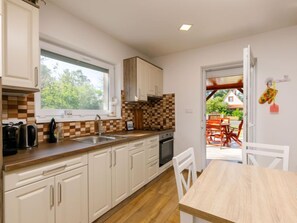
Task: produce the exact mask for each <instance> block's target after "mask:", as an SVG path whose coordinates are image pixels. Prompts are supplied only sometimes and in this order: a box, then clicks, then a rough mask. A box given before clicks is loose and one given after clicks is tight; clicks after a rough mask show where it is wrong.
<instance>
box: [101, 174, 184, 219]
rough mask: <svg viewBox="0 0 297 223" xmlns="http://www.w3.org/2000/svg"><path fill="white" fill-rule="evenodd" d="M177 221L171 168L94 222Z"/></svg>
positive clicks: (175, 191)
mask: <svg viewBox="0 0 297 223" xmlns="http://www.w3.org/2000/svg"><path fill="white" fill-rule="evenodd" d="M99 222H108V223H139V222H154V223H155V222H156V223H164V222H169V223H177V222H179V210H178V196H177V189H176V183H175V177H174V171H173V168H170V169H168V170H167V171H166V172H164V173H163V174H161V175H160V176H159V177H158V178H156V179H155V180H154V181H153V182H151V183H149V184H148V185H147V186H145V187H144V188H143V189H140V191H138V192H136V194H135V195H132V197H131V198H128V199H127V200H125V201H124V202H122V203H121V204H119V205H118V206H117V207H115V208H114V209H112V210H111V211H109V212H108V213H106V214H105V215H103V216H102V217H101V218H99V219H98V220H97V221H95V223H99Z"/></svg>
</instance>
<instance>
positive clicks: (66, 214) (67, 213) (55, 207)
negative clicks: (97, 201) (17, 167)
mask: <svg viewBox="0 0 297 223" xmlns="http://www.w3.org/2000/svg"><path fill="white" fill-rule="evenodd" d="M87 177H88V176H87V167H86V166H84V167H80V168H77V169H74V170H71V171H68V172H65V173H61V174H59V175H56V176H53V177H50V178H47V179H45V180H41V181H38V182H36V183H31V184H29V185H27V186H23V187H20V188H17V189H14V190H11V191H7V192H5V194H4V205H5V208H4V216H5V217H4V222H5V223H41V222H42V223H87V222H88V197H87V196H88V190H87V183H88V182H87Z"/></svg>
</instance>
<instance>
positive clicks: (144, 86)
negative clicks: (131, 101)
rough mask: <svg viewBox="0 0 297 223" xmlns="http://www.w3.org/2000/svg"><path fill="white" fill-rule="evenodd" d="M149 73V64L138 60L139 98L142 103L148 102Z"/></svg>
mask: <svg viewBox="0 0 297 223" xmlns="http://www.w3.org/2000/svg"><path fill="white" fill-rule="evenodd" d="M149 72H150V66H149V64H148V63H147V62H145V61H143V60H141V59H139V58H137V96H138V99H139V100H141V101H147V93H148V75H149Z"/></svg>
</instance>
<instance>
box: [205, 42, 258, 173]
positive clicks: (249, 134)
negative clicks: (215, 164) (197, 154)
mask: <svg viewBox="0 0 297 223" xmlns="http://www.w3.org/2000/svg"><path fill="white" fill-rule="evenodd" d="M256 73H257V59H256V58H255V57H253V53H252V50H251V47H250V46H247V47H246V48H244V49H243V60H242V61H237V62H232V63H225V64H218V65H210V66H203V67H201V74H202V75H201V78H202V79H201V80H202V81H201V86H202V88H201V89H202V91H201V97H202V101H201V102H202V103H201V109H202V113H201V122H200V123H201V130H202V131H201V136H202V138H201V155H202V156H201V159H202V160H201V161H202V168H203V169H204V168H205V167H206V166H207V165H208V163H209V162H210V161H211V160H212V159H223V160H231V161H235V162H241V160H242V150H241V143H242V142H254V141H255V136H256V111H255V108H256ZM217 97H221V99H220V98H217ZM210 99H212V101H209V100H210ZM218 102H219V106H218V105H214V104H216V103H218ZM224 104H225V105H226V104H227V107H226V106H224ZM212 106H213V107H215V106H216V107H215V108H213V107H212ZM218 107H219V108H218ZM241 107H243V109H241ZM207 111H208V112H207Z"/></svg>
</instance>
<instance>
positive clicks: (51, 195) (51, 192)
mask: <svg viewBox="0 0 297 223" xmlns="http://www.w3.org/2000/svg"><path fill="white" fill-rule="evenodd" d="M54 205H55V192H54V186H53V185H51V186H50V208H52V207H54Z"/></svg>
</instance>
